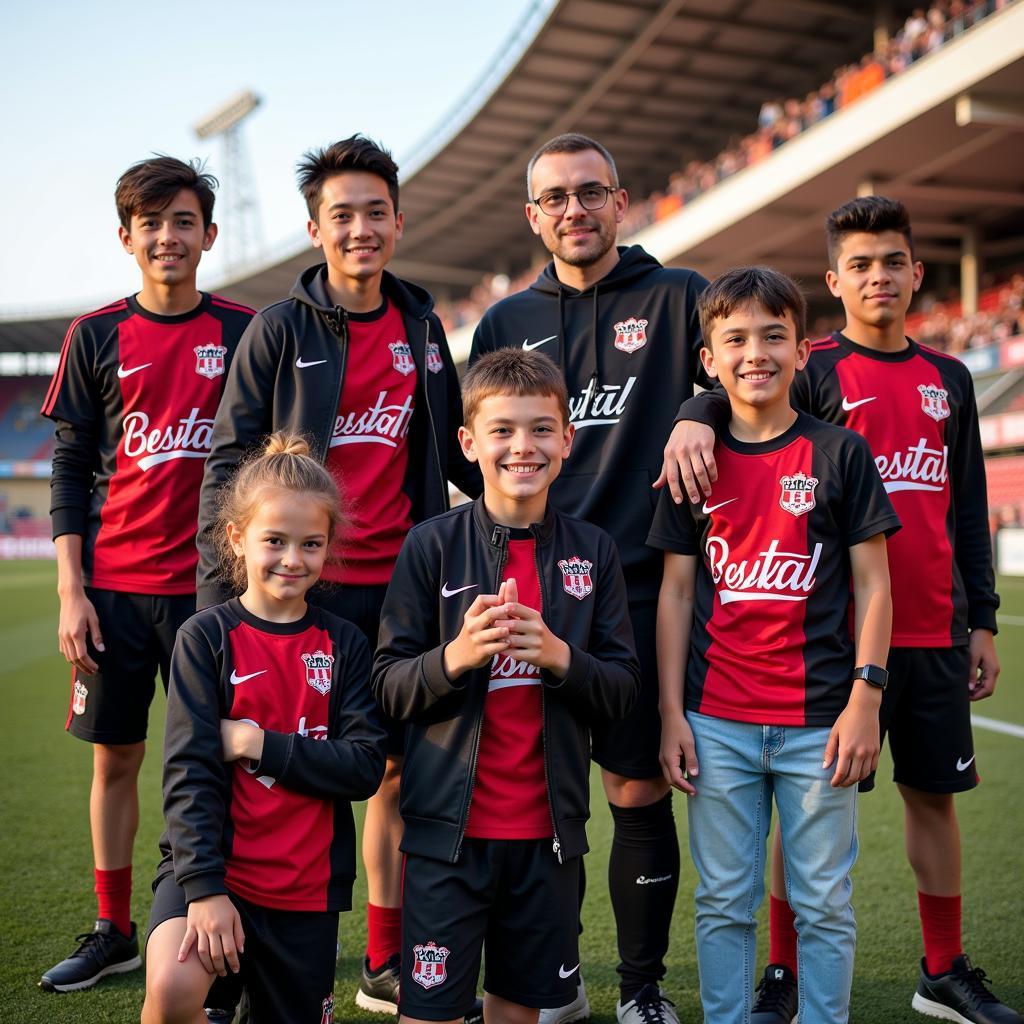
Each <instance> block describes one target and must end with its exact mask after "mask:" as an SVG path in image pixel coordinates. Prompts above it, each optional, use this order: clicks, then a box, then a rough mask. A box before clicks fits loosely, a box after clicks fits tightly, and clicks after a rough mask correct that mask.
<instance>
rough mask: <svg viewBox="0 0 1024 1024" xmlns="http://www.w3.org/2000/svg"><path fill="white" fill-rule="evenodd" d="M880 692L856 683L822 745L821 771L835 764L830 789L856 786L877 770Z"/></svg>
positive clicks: (870, 686)
mask: <svg viewBox="0 0 1024 1024" xmlns="http://www.w3.org/2000/svg"><path fill="white" fill-rule="evenodd" d="M881 703H882V691H881V690H879V689H877V688H876V687H873V686H872V685H871V684H870V683H866V682H865V681H864V680H863V679H858V680H857V681H856V682H854V684H853V692H852V693H851V694H850V700H849V701H848V702H847V705H846V707H845V708H844V709H843V713H842V714H841V715H840V716H839V717H838V718H837V719H836V724H835V725H834V726H832V731H831V732H830V733H829V737H828V743H827V744H826V745H825V759H824V761H822V764H821V767H822V768H828V767H829V766H830V765H831V764H832V762H833V761H835V764H836V770H835V773H834V774H833V775H832V785H833V786H834V787H836V788H839V787H844V788H845V787H846V786H855V785H856V784H857V783H858V782H860V781H861V780H862V779H866V778H867V777H868V776H869V775H870V774H871V773H872V772H873V771H874V770H875V769H876V768H877V767H878V752H879V750H880V749H881V745H882V743H881V738H880V729H879V725H878V709H879V707H880V705H881Z"/></svg>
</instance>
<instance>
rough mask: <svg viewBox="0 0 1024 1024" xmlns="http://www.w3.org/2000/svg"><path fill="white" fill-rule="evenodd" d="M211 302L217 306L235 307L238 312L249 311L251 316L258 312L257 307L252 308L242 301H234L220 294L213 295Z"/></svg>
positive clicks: (224, 307)
mask: <svg viewBox="0 0 1024 1024" xmlns="http://www.w3.org/2000/svg"><path fill="white" fill-rule="evenodd" d="M210 302H212V303H213V305H215V306H221V307H222V308H223V309H233V310H235V312H237V313H248V314H249V315H250V316H252V315H253V314H255V312H256V310H255V309H250V308H249V307H248V306H244V305H242V303H240V302H232V301H231V300H230V299H225V298H222V297H221V296H220V295H211V296H210Z"/></svg>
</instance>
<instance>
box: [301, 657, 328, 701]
mask: <svg viewBox="0 0 1024 1024" xmlns="http://www.w3.org/2000/svg"><path fill="white" fill-rule="evenodd" d="M302 660H303V662H304V663H305V665H306V682H307V683H309V685H310V686H312V687H313V689H314V690H316V692H317V693H320V694H326V693H327V691H328V690H330V688H331V674H332V672H331V667H332V666H333V665H334V655H333V654H324V652H323V651H315V652H314V653H313V654H304V655H303V656H302Z"/></svg>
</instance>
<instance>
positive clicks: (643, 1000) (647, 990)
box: [635, 985, 675, 1024]
mask: <svg viewBox="0 0 1024 1024" xmlns="http://www.w3.org/2000/svg"><path fill="white" fill-rule="evenodd" d="M664 1003H668V1005H669V1006H675V1003H673V1002H672V1000H671V999H667V998H666V997H665V996H663V995H662V994H661V992H659V991H658V989H656V988H655V987H654V986H653V985H644V987H643V988H642V989H641V990H640V991H639V992H637V994H636V1001H635V1005H636V1010H637V1013H639V1014H640V1019H641V1020H642V1021H643V1022H644V1024H665V1015H664V1014H663V1013H662V1005H663V1004H664Z"/></svg>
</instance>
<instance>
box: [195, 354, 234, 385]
mask: <svg viewBox="0 0 1024 1024" xmlns="http://www.w3.org/2000/svg"><path fill="white" fill-rule="evenodd" d="M192 351H193V352H195V354H196V373H198V374H199V376H200V377H208V378H209V379H210V380H213V379H214V377H223V376H224V357H225V356H226V355H227V354H228V350H227V347H226V346H225V345H196V347H195V348H194V349H193V350H192Z"/></svg>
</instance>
